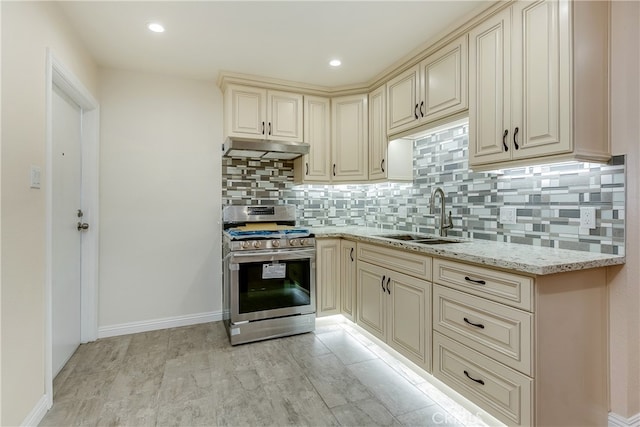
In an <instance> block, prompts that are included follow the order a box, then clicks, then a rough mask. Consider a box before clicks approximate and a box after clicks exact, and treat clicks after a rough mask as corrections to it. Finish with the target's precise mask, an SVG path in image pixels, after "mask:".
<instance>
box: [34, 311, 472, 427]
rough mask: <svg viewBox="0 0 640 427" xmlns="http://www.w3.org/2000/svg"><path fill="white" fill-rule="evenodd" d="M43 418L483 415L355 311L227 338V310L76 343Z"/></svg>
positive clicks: (356, 419)
mask: <svg viewBox="0 0 640 427" xmlns="http://www.w3.org/2000/svg"><path fill="white" fill-rule="evenodd" d="M40 425H41V426H72V425H100V426H102V425H110V426H111V425H119V426H147V425H149V426H152V425H159V426H197V425H206V426H285V425H295V426H302V425H312V426H338V425H342V426H378V425H397V426H400V425H407V426H469V425H484V424H482V422H481V421H480V420H479V419H477V418H476V417H474V416H473V414H471V413H470V412H468V411H467V410H465V409H464V408H462V407H460V406H459V405H457V404H456V403H454V402H453V400H451V399H450V398H448V397H447V396H446V395H444V394H443V393H442V392H441V391H439V390H438V389H436V388H435V387H434V386H433V385H432V384H431V383H429V382H428V381H426V380H425V379H424V378H422V377H421V376H419V375H417V374H416V373H414V372H413V371H411V370H410V369H409V368H408V367H406V366H405V365H403V364H402V363H401V362H399V361H398V360H397V359H395V358H393V357H392V356H391V355H389V354H388V353H386V352H385V351H384V350H383V349H381V348H380V347H379V346H377V345H376V344H374V343H373V342H371V341H370V340H369V339H367V338H366V336H364V335H363V334H362V333H360V332H359V330H358V328H357V327H355V326H354V325H353V324H352V323H350V322H348V321H344V320H340V318H338V319H337V320H336V319H335V318H331V319H325V318H323V319H318V322H317V327H316V331H315V332H314V333H308V334H303V335H296V336H292V337H286V338H280V339H275V340H268V341H262V342H258V343H252V344H246V345H240V346H236V347H231V345H229V343H228V340H227V337H226V333H225V330H224V326H223V324H222V322H215V323H207V324H202V325H195V326H188V327H183V328H174V329H166V330H160V331H153V332H145V333H140V334H134V335H126V336H120V337H114V338H107V339H101V340H98V341H96V342H93V343H89V344H83V345H81V346H80V348H79V349H78V351H76V353H75V354H74V355H73V356H72V358H71V360H70V361H69V363H68V364H67V365H66V366H65V367H64V368H63V370H62V371H61V372H60V374H58V376H57V377H56V379H55V381H54V405H53V408H52V409H51V410H50V411H49V413H48V414H47V415H46V417H45V418H44V420H43V421H42V423H41V424H40Z"/></svg>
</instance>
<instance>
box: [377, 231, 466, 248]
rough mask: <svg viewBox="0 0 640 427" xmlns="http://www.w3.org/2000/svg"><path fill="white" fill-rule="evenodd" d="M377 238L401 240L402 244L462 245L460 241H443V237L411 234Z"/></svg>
mask: <svg viewBox="0 0 640 427" xmlns="http://www.w3.org/2000/svg"><path fill="white" fill-rule="evenodd" d="M377 237H382V238H384V239H390V240H399V241H402V242H410V243H418V244H421V245H441V244H445V243H461V241H460V240H455V239H443V238H441V237H429V236H425V235H420V234H411V233H405V234H388V235H379V236H377Z"/></svg>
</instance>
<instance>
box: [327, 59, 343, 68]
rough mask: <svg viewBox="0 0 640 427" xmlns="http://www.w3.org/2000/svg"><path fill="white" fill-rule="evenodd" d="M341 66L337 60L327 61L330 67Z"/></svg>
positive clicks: (340, 62)
mask: <svg viewBox="0 0 640 427" xmlns="http://www.w3.org/2000/svg"><path fill="white" fill-rule="evenodd" d="M341 64H342V61H340V60H339V59H332V60H331V61H329V65H331V66H332V67H339V66H340V65H341Z"/></svg>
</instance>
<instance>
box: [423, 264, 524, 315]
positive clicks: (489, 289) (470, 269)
mask: <svg viewBox="0 0 640 427" xmlns="http://www.w3.org/2000/svg"><path fill="white" fill-rule="evenodd" d="M433 270H434V275H433V281H434V282H435V283H439V284H441V285H446V286H450V287H452V288H456V289H459V290H461V291H464V292H469V293H471V294H474V295H477V296H480V297H483V298H487V299H490V300H492V301H496V302H500V303H503V304H507V305H510V306H513V307H516V308H521V309H523V310H527V311H533V279H532V278H531V277H526V276H520V275H517V274H511V273H505V272H503V271H497V270H492V269H489V268H484V267H477V266H475V265H470V264H463V263H460V262H455V261H448V260H444V259H439V258H436V259H434V260H433Z"/></svg>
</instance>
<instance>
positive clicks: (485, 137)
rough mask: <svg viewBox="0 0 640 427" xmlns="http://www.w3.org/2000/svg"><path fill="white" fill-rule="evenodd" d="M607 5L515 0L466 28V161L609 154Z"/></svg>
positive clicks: (481, 164)
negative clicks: (468, 101) (467, 73)
mask: <svg viewBox="0 0 640 427" xmlns="http://www.w3.org/2000/svg"><path fill="white" fill-rule="evenodd" d="M608 17H609V6H608V4H607V2H569V1H567V0H560V1H555V0H548V1H538V2H524V1H523V2H515V3H514V4H513V5H512V6H511V7H509V8H507V9H505V10H503V11H502V12H500V13H499V14H497V15H495V16H493V17H491V18H489V19H487V20H486V21H484V22H482V23H481V24H480V25H478V26H477V27H475V28H474V29H472V30H471V32H470V33H469V39H470V47H469V76H470V79H469V100H470V103H469V163H470V166H472V167H474V168H476V169H490V168H492V167H495V166H500V167H503V166H505V165H509V164H526V163H532V162H536V161H540V160H542V161H550V160H556V159H565V158H574V159H579V160H594V161H606V160H608V158H609V157H610V147H609V137H608V133H609V124H608V116H609V111H608V65H607V64H608V42H607V40H608V19H609V18H608Z"/></svg>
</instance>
